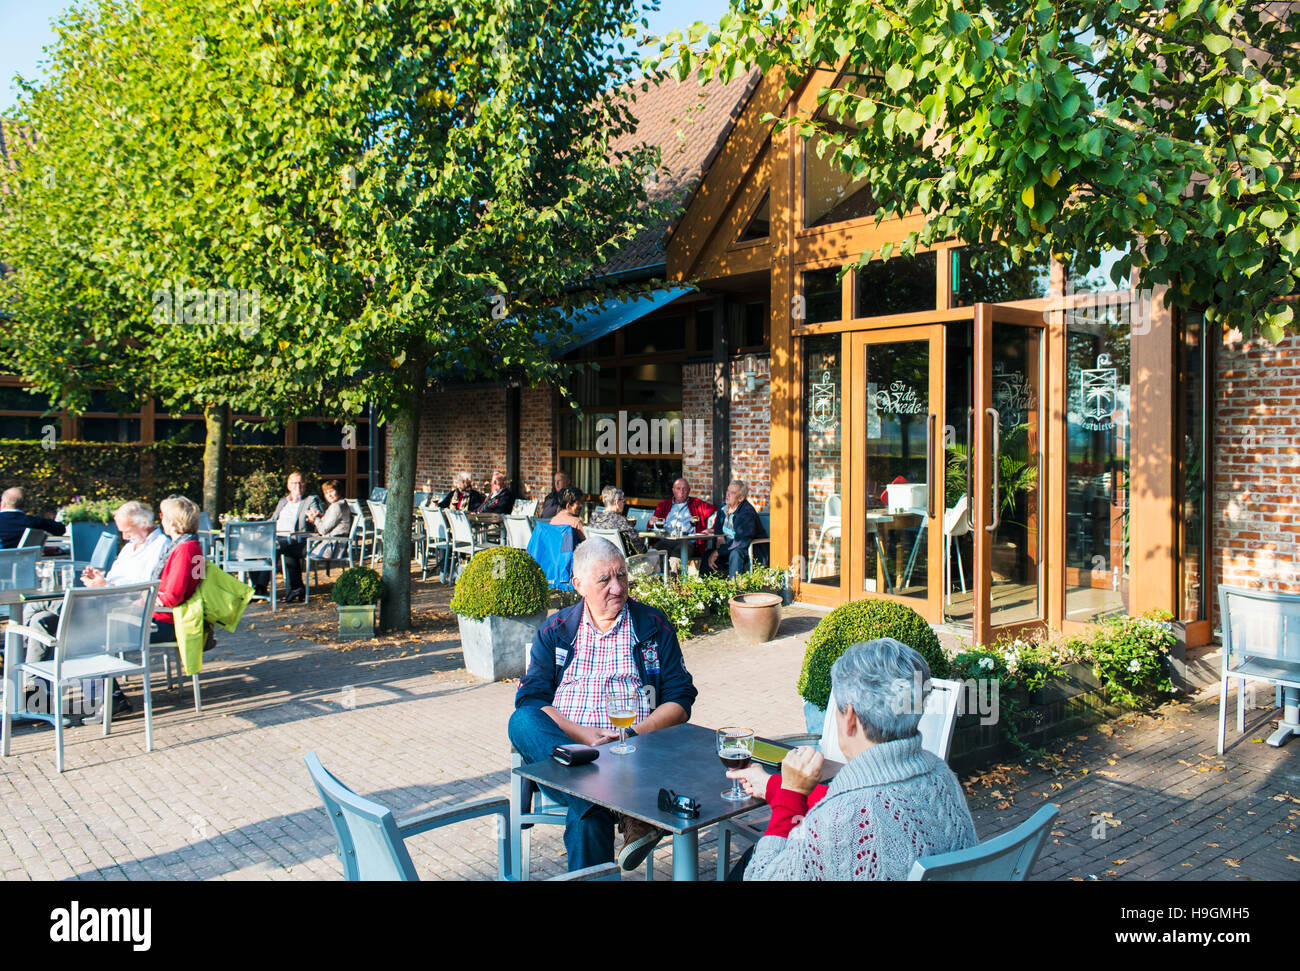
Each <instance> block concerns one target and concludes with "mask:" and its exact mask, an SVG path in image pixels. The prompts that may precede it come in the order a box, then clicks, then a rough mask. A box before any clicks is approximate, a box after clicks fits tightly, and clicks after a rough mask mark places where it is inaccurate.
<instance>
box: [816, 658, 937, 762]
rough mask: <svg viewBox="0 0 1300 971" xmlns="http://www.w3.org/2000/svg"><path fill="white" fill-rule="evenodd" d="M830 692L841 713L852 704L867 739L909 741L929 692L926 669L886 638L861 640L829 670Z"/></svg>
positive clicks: (922, 662) (918, 660) (918, 723)
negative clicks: (905, 739)
mask: <svg viewBox="0 0 1300 971" xmlns="http://www.w3.org/2000/svg"><path fill="white" fill-rule="evenodd" d="M831 692H832V694H833V695H834V698H835V706H836V707H837V708H839V710H840V712H841V713H843V712H844V711H845V710H847V708H848V707H849V705H852V706H853V712H854V714H856V715H857V716H858V721H860V722H862V728H863V730H864V731H865V732H866V736H867V739H868V740H869V741H872V742H892V741H894V740H895V739H899V738H911V737H912V736H913V735H915V734H916V732H917V727H918V726H919V725H920V723H921V713H922V712H923V711H924V710H925V699H926V696H927V695H928V694H929V693H930V665H928V664H926V663H925V658H923V657H922V656H921V655H920V654H919V653H917V652H916V651H914V650H913V649H912V648H910V647H908V646H907V645H906V644H904V643H903V642H902V641H896V640H894V638H892V637H880V638H877V639H876V640H874V641H862V642H860V643H858V644H854V645H853V646H852V647H850V648H849V649H848V650H847V651H845V652H844V653H843V654H842V655H841V656H840V659H839V660H838V661H836V662H835V664H834V665H832V666H831Z"/></svg>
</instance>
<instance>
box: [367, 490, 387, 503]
mask: <svg viewBox="0 0 1300 971" xmlns="http://www.w3.org/2000/svg"><path fill="white" fill-rule="evenodd" d="M370 501H371V502H387V501H388V490H387V489H386V488H384V487H383V486H375V487H374V488H373V489H371V490H370Z"/></svg>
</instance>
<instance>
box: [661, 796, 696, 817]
mask: <svg viewBox="0 0 1300 971" xmlns="http://www.w3.org/2000/svg"><path fill="white" fill-rule="evenodd" d="M659 811H660V812H665V813H672V814H674V815H676V816H691V817H695V816H698V815H699V814H700V804H699V803H698V802H697V801H696V800H694V799H692V798H691V797H690V796H679V795H677V793H675V792H673V791H672V790H671V789H660V790H659Z"/></svg>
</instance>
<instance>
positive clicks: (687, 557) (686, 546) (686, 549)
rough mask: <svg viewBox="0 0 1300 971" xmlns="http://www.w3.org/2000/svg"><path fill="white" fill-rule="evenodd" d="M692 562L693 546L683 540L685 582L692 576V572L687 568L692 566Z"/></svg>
mask: <svg viewBox="0 0 1300 971" xmlns="http://www.w3.org/2000/svg"><path fill="white" fill-rule="evenodd" d="M690 562H691V544H690V543H689V542H688V541H687V540H682V579H683V580H684V579H686V578H687V577H688V576H690V575H691V571H690V570H688V569H687V566H688V565H689V564H690Z"/></svg>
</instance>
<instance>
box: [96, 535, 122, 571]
mask: <svg viewBox="0 0 1300 971" xmlns="http://www.w3.org/2000/svg"><path fill="white" fill-rule="evenodd" d="M116 559H117V537H116V536H110V535H109V534H108V533H105V534H104V535H103V536H101V537H99V542H98V543H96V544H95V552H93V553H91V554H90V565H91V566H92V567H94V568H95V569H96V570H102V571H103V572H104V573H107V572H108V570H109V567H111V566H112V565H113V561H114V560H116Z"/></svg>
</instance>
